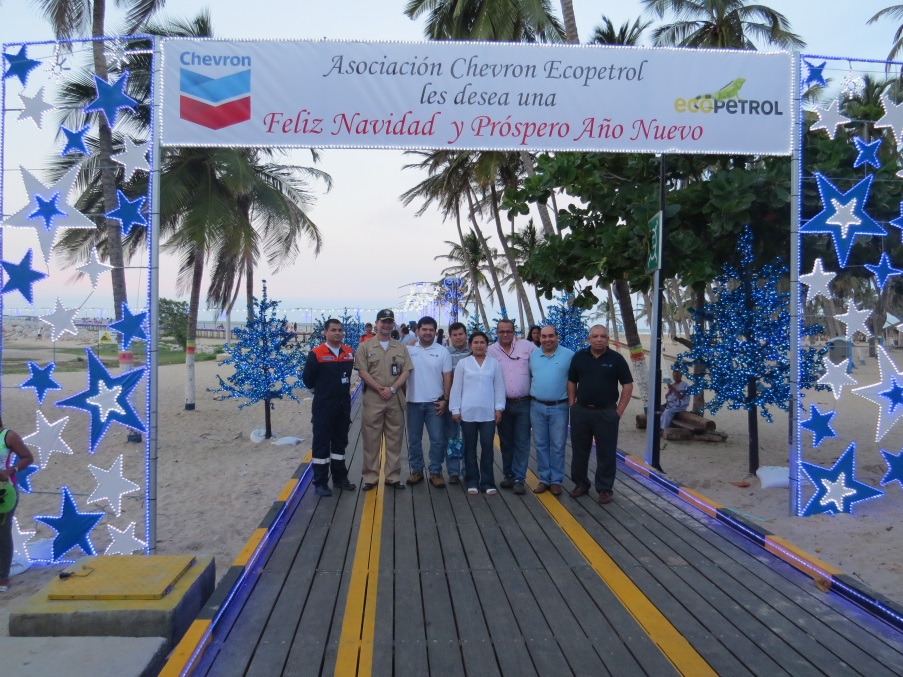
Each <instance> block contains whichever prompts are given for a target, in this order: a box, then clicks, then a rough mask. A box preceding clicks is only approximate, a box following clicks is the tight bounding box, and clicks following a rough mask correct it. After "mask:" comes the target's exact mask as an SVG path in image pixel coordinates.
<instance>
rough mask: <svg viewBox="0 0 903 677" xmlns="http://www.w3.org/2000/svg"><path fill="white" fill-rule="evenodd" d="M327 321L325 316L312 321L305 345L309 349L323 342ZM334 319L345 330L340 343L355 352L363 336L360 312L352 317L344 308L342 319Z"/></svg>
mask: <svg viewBox="0 0 903 677" xmlns="http://www.w3.org/2000/svg"><path fill="white" fill-rule="evenodd" d="M328 319H329V318H328V317H326V316H325V315H320V317H319V319H317V320H315V321H314V325H313V328H312V329H311V332H310V338H308V339H307V345H308V346H310V348H311V349H313V348H316V347H317V346H318V345H320V344H321V343H323V341H324V340H325V339H324V338H323V331H324V330H325V329H326V320H328ZM336 319H337V320H339V321H340V322H341V323H342V328H343V329H344V330H345V337H344V338H343V339H342V343H344V344H345V345H346V346H348V347H349V348H351V349H352V350H357V347H358V346H359V345H360V342H361V336H363V335H364V323H363V322H361V314H360V312H357V313H355V314H354V316H353V317H352V316H351V315H349V314H348V309H347V308H345V311H344V314H343V315H342V317H337V318H336Z"/></svg>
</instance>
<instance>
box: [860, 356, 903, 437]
mask: <svg viewBox="0 0 903 677" xmlns="http://www.w3.org/2000/svg"><path fill="white" fill-rule="evenodd" d="M876 348H877V351H878V371H879V373H880V375H881V380H880V381H879V382H878V383H873V384H872V385H868V386H860V387H859V388H853V392H854V393H855V394H857V395H859V397H863V398H865V399H867V400H868V401H869V402H873V403H874V404H877V405H878V427H877V429H876V430H875V441H876V442H880V441H881V438H882V437H884V436H885V435H887V433H888V432H889V431H890V429H891V428H893V427H894V424H895V423H896V422H897V421H898V420H899V419H900V416H903V405H901V404H895V403H894V401H893V400H892V399H891V398H889V397H887V394H888V393H890V392H892V391H894V390H895V389H897V388H900V387H903V372H899V371H897V367H896V366H894V363H893V361H891V359H890V357H888V355H887V353H886V352H885V350H884V347H883V346H876ZM882 393H883V394H882Z"/></svg>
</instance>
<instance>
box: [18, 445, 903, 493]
mask: <svg viewBox="0 0 903 677" xmlns="http://www.w3.org/2000/svg"><path fill="white" fill-rule="evenodd" d="M880 451H881V455H882V456H883V457H884V462H885V463H887V472H886V473H885V475H884V477H883V478H881V486H882V487H883V486H884V485H885V484H890V483H891V482H899V483H900V487H901V488H903V449H901V450H900V453H898V454H892V453H890V452H889V451H884V449H881V450H880ZM20 481H21V480H20Z"/></svg>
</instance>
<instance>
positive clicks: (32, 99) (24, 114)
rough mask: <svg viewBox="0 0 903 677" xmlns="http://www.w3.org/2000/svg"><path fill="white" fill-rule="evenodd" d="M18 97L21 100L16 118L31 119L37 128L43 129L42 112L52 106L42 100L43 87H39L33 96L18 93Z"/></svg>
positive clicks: (51, 108)
mask: <svg viewBox="0 0 903 677" xmlns="http://www.w3.org/2000/svg"><path fill="white" fill-rule="evenodd" d="M19 98H20V99H21V100H22V110H21V112H20V113H19V117H17V118H16V120H28V119H31V120H33V121H34V123H35V124H36V125H37V126H38V129H43V128H44V127H43V124H44V120H43V117H44V113H46V112H47V111H49V110H53V106H51V105H50V104H49V103H47V102H46V101H44V88H43V87H41V88H40V89H39V90H38V93H37V94H35V95H34V96H25V95H24V94H19Z"/></svg>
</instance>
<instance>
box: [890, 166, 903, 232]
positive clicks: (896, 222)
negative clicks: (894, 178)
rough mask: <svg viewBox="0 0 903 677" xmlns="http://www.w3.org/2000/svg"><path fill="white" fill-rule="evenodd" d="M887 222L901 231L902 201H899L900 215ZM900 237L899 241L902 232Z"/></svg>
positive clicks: (902, 227)
mask: <svg viewBox="0 0 903 677" xmlns="http://www.w3.org/2000/svg"><path fill="white" fill-rule="evenodd" d="M898 176H899V172H898ZM900 178H903V176H901V177H900ZM888 223H890V225H892V226H893V227H894V228H899V229H900V230H901V231H903V202H901V203H900V216H898V217H897V218H895V219H891V220H890V221H888ZM900 239H901V241H903V233H901V237H900Z"/></svg>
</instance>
